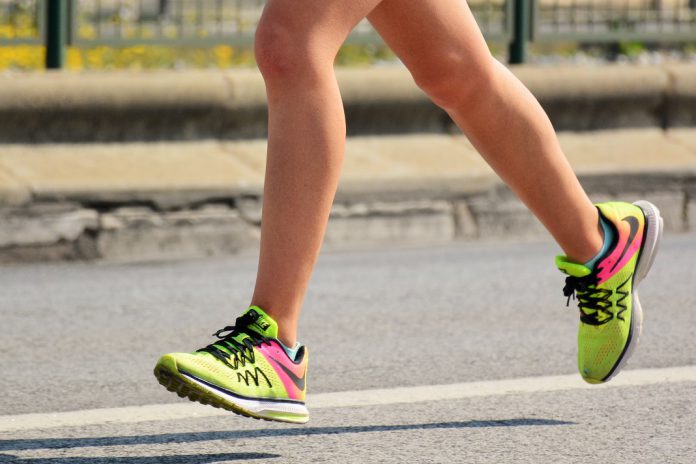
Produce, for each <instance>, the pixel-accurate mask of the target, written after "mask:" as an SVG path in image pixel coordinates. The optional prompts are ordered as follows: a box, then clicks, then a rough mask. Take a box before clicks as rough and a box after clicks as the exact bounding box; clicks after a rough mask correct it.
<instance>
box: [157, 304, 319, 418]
mask: <svg viewBox="0 0 696 464" xmlns="http://www.w3.org/2000/svg"><path fill="white" fill-rule="evenodd" d="M224 332H229V333H228V334H227V335H223V333H224ZM215 335H216V336H217V337H218V338H219V339H220V340H218V341H217V342H215V343H213V344H211V345H208V346H207V347H205V348H202V349H200V350H198V351H196V352H195V353H170V354H166V355H164V356H162V357H161V358H160V360H159V361H158V362H157V365H156V366H155V377H157V380H159V383H161V384H162V385H163V386H165V387H166V388H167V390H169V391H172V392H175V393H177V394H178V395H179V396H181V397H188V399H189V400H191V401H198V402H199V403H202V404H209V405H211V406H214V407H216V408H224V409H227V410H229V411H232V412H235V413H237V414H241V415H243V416H248V417H254V418H257V419H266V420H272V421H280V422H294V423H305V422H307V420H308V419H309V412H308V411H307V408H306V407H305V403H304V401H305V392H306V382H305V379H306V377H307V356H308V354H307V349H306V348H305V347H304V346H303V347H301V348H300V349H299V351H298V352H297V356H296V358H295V359H294V360H293V359H290V357H289V356H288V355H287V352H286V351H285V349H284V348H283V346H282V345H281V343H280V342H279V341H278V339H277V336H278V324H276V322H275V321H274V320H273V319H272V318H271V317H270V316H268V315H267V314H266V313H265V312H263V310H262V309H261V308H258V307H256V306H252V307H251V308H249V309H248V310H247V311H246V312H245V313H244V314H242V316H241V317H239V318H237V321H236V322H235V325H234V326H231V327H225V328H224V329H222V330H218V331H217V332H216V333H215Z"/></svg>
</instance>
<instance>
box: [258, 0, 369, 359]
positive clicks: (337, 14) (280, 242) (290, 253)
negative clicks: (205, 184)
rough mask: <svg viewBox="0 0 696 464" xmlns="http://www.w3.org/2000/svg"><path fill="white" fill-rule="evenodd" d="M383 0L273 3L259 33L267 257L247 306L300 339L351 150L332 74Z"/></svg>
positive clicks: (291, 339)
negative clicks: (344, 48)
mask: <svg viewBox="0 0 696 464" xmlns="http://www.w3.org/2000/svg"><path fill="white" fill-rule="evenodd" d="M379 1H380V0H351V1H343V0H303V1H302V2H297V1H293V0H270V1H269V2H268V3H267V5H266V7H265V10H264V13H263V16H262V18H261V21H260V23H259V26H258V29H257V33H256V43H255V48H256V60H257V62H258V65H259V69H260V70H261V73H262V74H263V77H264V80H265V82H266V90H267V93H268V108H269V120H268V126H269V127H268V130H269V137H268V159H267V167H266V181H265V186H264V200H263V218H262V226H261V254H260V259H259V269H258V275H257V278H256V286H255V290H254V295H253V298H252V301H251V304H253V305H258V306H260V307H261V308H263V309H264V310H265V311H266V312H267V313H268V314H269V315H270V316H271V317H273V318H274V319H275V320H276V321H277V322H278V325H279V329H280V332H279V337H278V338H279V339H280V340H281V341H282V342H283V343H284V344H285V345H287V346H293V345H294V344H295V341H296V338H295V337H296V327H297V321H298V318H299V313H300V308H301V305H302V300H303V298H304V294H305V292H306V289H307V285H308V283H309V279H310V276H311V273H312V269H313V267H314V264H315V261H316V258H317V255H318V253H319V248H320V246H321V242H322V238H323V235H324V231H325V228H326V223H327V220H328V216H329V212H330V209H331V203H332V202H333V198H334V194H335V191H336V185H337V182H338V178H339V174H340V169H341V163H342V159H343V152H344V146H345V131H346V129H345V117H344V113H343V105H342V103H341V97H340V94H339V90H338V85H337V83H336V78H335V75H334V71H333V61H334V58H335V55H336V53H337V51H338V49H339V47H340V46H341V44H342V43H343V41H344V40H345V38H346V36H347V35H348V34H349V33H350V31H351V30H352V29H353V27H354V26H355V25H356V24H357V23H358V22H359V21H360V20H362V19H363V18H364V17H365V16H366V15H367V14H368V13H369V12H370V11H371V10H372V9H373V8H374V7H375V6H376V5H377V4H378V3H379Z"/></svg>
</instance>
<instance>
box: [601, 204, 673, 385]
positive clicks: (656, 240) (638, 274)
mask: <svg viewBox="0 0 696 464" xmlns="http://www.w3.org/2000/svg"><path fill="white" fill-rule="evenodd" d="M633 204H634V205H635V206H637V207H639V208H640V209H641V210H642V211H643V215H644V216H645V225H646V230H645V239H644V242H643V246H642V249H641V251H640V255H639V256H638V263H637V264H636V270H635V271H634V274H633V285H632V291H631V308H632V309H631V330H630V333H631V335H630V338H629V341H628V344H627V346H626V349H625V351H624V354H623V356H622V357H621V359H620V360H619V362H618V364H617V365H616V366H615V367H614V369H613V370H612V371H611V373H610V374H609V375H608V376H607V377H605V378H604V379H602V382H608V381H609V380H611V379H613V378H614V377H615V376H616V374H618V373H619V372H620V371H621V370H622V369H623V367H624V366H625V365H626V362H627V361H628V360H629V358H630V357H631V356H632V355H633V352H634V351H635V350H636V348H637V347H638V344H639V343H640V336H641V333H642V332H643V308H642V307H641V305H640V299H639V298H638V286H639V284H640V283H641V282H642V281H643V279H645V277H646V276H647V275H648V272H650V268H651V267H652V265H653V263H654V262H655V256H656V255H657V250H658V249H659V247H660V239H661V238H662V229H663V227H664V221H663V220H662V216H660V210H659V209H658V208H657V206H655V205H653V204H652V203H650V202H648V201H644V200H641V201H637V202H635V203H633Z"/></svg>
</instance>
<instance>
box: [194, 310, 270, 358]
mask: <svg viewBox="0 0 696 464" xmlns="http://www.w3.org/2000/svg"><path fill="white" fill-rule="evenodd" d="M257 319H258V315H252V314H250V313H246V314H243V315H242V316H240V317H238V318H237V320H236V321H235V322H234V325H228V326H227V327H224V328H222V329H220V330H218V331H217V332H215V333H214V334H213V336H215V337H217V338H219V339H220V340H219V341H217V342H215V343H212V344H210V345H208V346H206V347H205V348H201V349H200V350H198V351H199V352H205V353H210V354H212V355H213V356H215V357H216V358H217V359H219V360H220V361H222V362H223V363H225V365H227V366H228V367H230V368H232V369H237V368H238V367H239V364H241V365H242V366H245V365H246V363H247V362H249V363H251V364H253V363H255V362H256V359H255V356H254V346H257V345H260V344H261V343H269V342H270V340H269V339H268V338H266V337H264V336H263V335H261V334H259V333H258V332H256V331H254V330H251V329H249V326H250V325H251V324H253V323H254V322H256V320H257ZM225 332H229V333H228V334H227V335H223V334H224V333H225ZM242 334H244V335H246V337H245V338H243V339H242V340H241V341H240V340H237V339H236V338H235V337H238V336H239V335H242ZM223 348H225V349H223Z"/></svg>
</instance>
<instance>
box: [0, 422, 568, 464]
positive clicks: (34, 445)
mask: <svg viewBox="0 0 696 464" xmlns="http://www.w3.org/2000/svg"><path fill="white" fill-rule="evenodd" d="M574 424H575V422H567V421H559V420H552V419H530V418H517V419H501V420H481V421H457V422H429V423H424V424H400V425H356V426H343V427H306V426H305V427H303V426H299V427H297V426H293V427H292V428H279V429H254V430H225V431H211V432H187V433H165V434H160V435H133V436H125V437H84V438H36V439H16V440H0V451H21V450H33V449H67V448H84V447H101V446H128V445H153V444H161V443H193V442H198V441H214V440H239V439H253V438H269V437H296V436H313V435H341V434H352V433H374V432H393V431H402V430H438V429H466V428H484V427H538V426H559V425H574ZM0 456H1V455H0ZM114 459H116V458H114ZM119 459H120V458H119ZM206 459H207V458H206ZM229 459H230V458H228V460H229ZM248 459H253V458H248ZM218 460H220V459H218ZM0 462H3V461H2V460H0ZM25 462H43V461H25ZM85 462H90V461H85ZM109 462H121V461H109ZM124 462H129V461H124ZM164 462H166V461H164ZM181 462H185V461H181ZM189 462H195V463H198V462H201V463H202V462H208V461H189ZM133 463H134V464H135V463H138V464H147V463H149V461H133Z"/></svg>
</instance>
